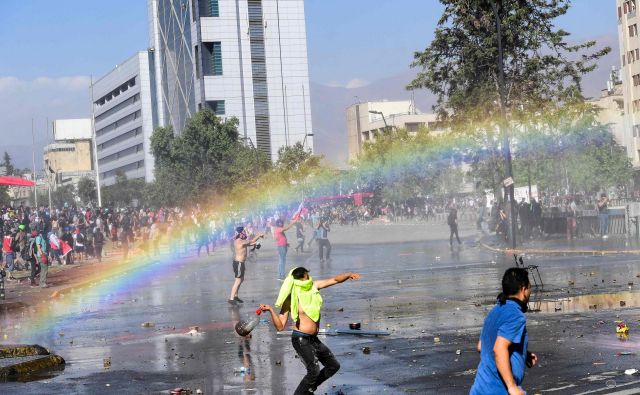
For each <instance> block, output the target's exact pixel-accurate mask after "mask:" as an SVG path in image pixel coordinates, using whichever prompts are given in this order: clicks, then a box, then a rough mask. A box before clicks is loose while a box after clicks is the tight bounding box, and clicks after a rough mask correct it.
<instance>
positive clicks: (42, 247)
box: [36, 234, 49, 288]
mask: <svg viewBox="0 0 640 395" xmlns="http://www.w3.org/2000/svg"><path fill="white" fill-rule="evenodd" d="M36 249H37V252H36V259H37V261H38V263H39V264H40V288H49V284H47V274H48V273H49V257H48V255H47V240H46V239H45V238H44V237H43V236H42V234H38V235H37V236H36Z"/></svg>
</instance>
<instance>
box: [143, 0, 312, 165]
mask: <svg viewBox="0 0 640 395" xmlns="http://www.w3.org/2000/svg"><path fill="white" fill-rule="evenodd" d="M148 8H149V25H150V26H149V28H150V41H151V42H150V47H151V49H152V53H153V57H154V71H155V73H154V74H155V83H156V86H157V92H158V95H157V97H156V107H157V109H158V122H159V124H160V125H167V126H172V127H173V129H174V130H175V131H177V132H178V133H180V132H181V131H182V129H183V128H184V126H185V124H186V121H187V119H188V118H189V117H190V116H191V115H193V114H194V113H195V112H196V111H198V110H199V109H201V108H205V107H206V108H209V109H211V110H212V111H213V112H215V113H216V114H217V115H218V116H221V117H236V118H237V119H238V120H239V132H240V135H241V138H242V139H244V140H245V141H246V142H247V143H248V144H253V145H254V146H255V147H257V148H258V149H260V150H262V151H263V152H265V153H267V154H268V155H269V156H270V157H271V158H272V159H273V160H275V159H277V152H278V149H279V148H280V147H282V146H285V145H291V144H295V143H296V142H298V141H299V142H305V143H306V144H307V146H308V147H309V148H313V138H312V136H308V135H311V134H312V130H313V129H312V123H311V105H310V99H309V72H308V62H307V45H306V26H305V19H304V1H303V0H189V1H187V0H148ZM305 137H306V138H305Z"/></svg>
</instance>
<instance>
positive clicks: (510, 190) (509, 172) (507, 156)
mask: <svg viewBox="0 0 640 395" xmlns="http://www.w3.org/2000/svg"><path fill="white" fill-rule="evenodd" d="M491 7H492V8H493V14H494V17H495V19H496V35H497V41H498V85H499V93H500V118H501V120H500V129H501V134H502V139H503V144H502V145H503V155H504V161H505V170H506V178H509V177H513V167H512V165H511V148H510V147H509V135H508V133H507V127H506V125H505V123H506V116H507V109H506V106H507V98H506V86H505V80H504V53H503V48H502V27H501V25H500V15H499V13H498V11H499V10H498V5H497V4H496V2H495V0H491ZM514 188H515V182H514V183H512V184H511V185H510V186H508V187H505V197H507V196H509V205H510V206H511V246H512V247H513V248H515V247H516V233H517V230H518V225H517V222H516V205H515V199H514V196H513V195H514Z"/></svg>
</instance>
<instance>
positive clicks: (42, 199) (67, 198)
mask: <svg viewBox="0 0 640 395" xmlns="http://www.w3.org/2000/svg"><path fill="white" fill-rule="evenodd" d="M77 196H78V194H77V192H76V189H75V187H74V186H73V185H63V186H60V187H58V188H56V190H55V191H51V204H53V206H54V207H62V206H64V205H65V204H67V205H68V206H73V205H75V204H76V203H77V201H76V197H77ZM48 202H49V197H48V196H47V195H46V194H40V193H38V203H39V204H41V205H48V204H49V203H48Z"/></svg>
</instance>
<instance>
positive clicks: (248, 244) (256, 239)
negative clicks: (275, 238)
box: [242, 233, 264, 247]
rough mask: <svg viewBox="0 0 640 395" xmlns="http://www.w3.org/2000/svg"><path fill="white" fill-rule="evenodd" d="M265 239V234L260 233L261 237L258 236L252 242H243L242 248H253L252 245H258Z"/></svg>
mask: <svg viewBox="0 0 640 395" xmlns="http://www.w3.org/2000/svg"><path fill="white" fill-rule="evenodd" d="M263 237H264V233H260V234H259V235H257V236H256V237H254V238H253V239H251V240H247V241H243V242H242V246H243V247H248V246H252V245H254V244H256V242H257V241H258V240H259V239H261V238H263Z"/></svg>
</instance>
